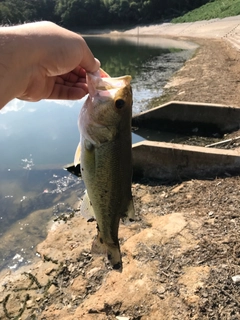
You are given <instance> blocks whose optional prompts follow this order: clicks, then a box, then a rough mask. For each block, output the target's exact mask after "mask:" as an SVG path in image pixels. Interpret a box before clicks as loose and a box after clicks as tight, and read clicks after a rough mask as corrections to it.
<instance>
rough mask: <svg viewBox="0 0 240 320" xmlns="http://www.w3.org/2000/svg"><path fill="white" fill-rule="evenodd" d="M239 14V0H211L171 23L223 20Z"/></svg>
mask: <svg viewBox="0 0 240 320" xmlns="http://www.w3.org/2000/svg"><path fill="white" fill-rule="evenodd" d="M239 14H240V0H212V1H210V2H208V3H207V4H205V5H203V6H201V7H200V8H197V9H194V10H192V11H189V12H188V13H186V14H184V15H183V16H181V17H178V18H175V19H173V20H172V21H171V22H174V23H177V22H194V21H199V20H210V19H215V18H225V17H231V16H237V15H239Z"/></svg>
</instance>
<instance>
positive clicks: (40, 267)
mask: <svg viewBox="0 0 240 320" xmlns="http://www.w3.org/2000/svg"><path fill="white" fill-rule="evenodd" d="M239 22H240V19H239V17H234V18H228V19H223V20H214V21H209V22H196V23H195V24H180V25H171V24H164V25H161V26H148V27H139V28H136V29H133V30H130V31H127V32H125V33H126V34H131V33H134V32H137V33H138V34H139V35H141V34H142V35H148V34H152V35H155V36H156V41H157V37H158V36H163V35H164V36H171V37H176V38H177V39H179V38H181V39H183V40H185V39H191V40H194V41H195V42H197V43H198V44H199V48H198V49H197V52H196V54H195V55H194V57H193V58H192V59H191V60H189V61H187V62H186V63H185V65H184V67H183V68H182V69H181V70H179V71H178V72H177V73H176V74H175V75H174V77H173V78H172V79H171V81H170V82H169V83H168V85H167V86H166V88H165V93H164V95H163V97H162V98H161V99H160V100H159V102H163V101H164V102H165V101H169V100H173V99H174V100H189V101H195V102H208V103H220V104H226V105H233V106H237V107H238V106H240V95H238V92H239V85H240V79H239V74H240V64H239V58H240V55H239V52H238V32H239V31H238V24H239ZM115 35H116V32H115V33H114V36H115ZM117 36H120V35H119V34H118V35H117ZM239 184H240V178H239V177H231V176H229V174H228V173H227V172H226V177H222V178H217V177H216V179H214V180H191V181H179V182H175V183H171V184H167V185H162V184H159V183H158V182H157V181H149V180H144V181H135V182H134V183H133V195H134V202H135V206H136V212H137V221H136V222H135V223H134V224H132V225H131V226H125V225H120V234H119V238H120V243H121V251H122V253H123V272H122V273H117V272H114V271H111V270H110V269H109V265H108V263H107V262H106V259H105V258H104V257H93V256H92V255H91V252H90V247H91V243H92V238H93V236H94V235H95V232H96V226H95V223H88V222H86V220H85V219H83V218H82V217H81V216H80V214H79V213H78V212H76V215H75V216H74V217H68V216H66V219H65V221H64V222H63V221H59V222H58V223H57V224H56V225H55V228H54V229H52V231H50V232H49V234H48V237H47V239H46V240H45V241H44V242H43V243H41V244H39V246H38V251H39V252H40V254H41V256H42V258H43V259H42V260H39V261H38V262H36V264H34V265H32V266H30V267H28V268H25V269H21V270H19V271H18V272H17V273H12V274H11V273H10V271H4V272H2V273H1V278H0V284H1V286H0V319H42V320H44V319H69V320H70V319H71V320H73V319H83V320H84V319H89V320H91V319H97V320H105V319H106V320H107V319H118V320H130V319H131V320H140V319H141V320H147V319H149V320H154V319H156V320H159V319H164V320H165V319H169V320H170V319H172V320H173V319H175V320H176V319H181V320H182V319H199V320H200V319H201V320H202V319H231V320H233V319H236V320H237V319H239V318H240V308H239V306H240V287H239V285H238V281H239V278H240V276H238V275H239V274H240V267H239V262H240V260H239V259H240V245H239V231H240V212H239V211H240V210H239V208H240V186H239ZM234 276H238V277H235V278H234Z"/></svg>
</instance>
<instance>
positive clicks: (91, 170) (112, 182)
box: [74, 69, 135, 272]
mask: <svg viewBox="0 0 240 320" xmlns="http://www.w3.org/2000/svg"><path fill="white" fill-rule="evenodd" d="M86 81H87V84H88V90H89V95H88V98H87V100H86V101H85V103H84V105H83V107H82V109H81V110H80V114H79V120H78V127H79V131H80V143H79V145H78V148H77V150H76V153H75V158H74V164H75V165H77V164H78V163H79V161H80V166H81V175H82V178H83V181H84V184H85V187H86V192H85V195H84V197H83V200H82V204H81V208H80V210H81V213H82V214H83V215H84V216H85V217H88V219H89V220H91V219H95V220H96V222H97V235H96V237H95V239H94V241H93V244H92V253H95V254H106V255H107V258H108V260H109V262H110V264H111V266H112V269H114V270H117V271H120V272H121V271H122V257H121V251H120V245H119V239H118V230H119V223H120V220H122V221H123V222H127V223H128V222H132V221H134V219H135V209H134V204H133V197H132V138H131V119H132V103H133V100H132V88H131V85H130V82H131V76H129V75H126V76H122V77H117V78H111V77H110V76H109V75H108V74H107V73H106V72H105V71H103V70H102V69H100V70H99V71H98V72H96V73H94V74H91V73H87V75H86Z"/></svg>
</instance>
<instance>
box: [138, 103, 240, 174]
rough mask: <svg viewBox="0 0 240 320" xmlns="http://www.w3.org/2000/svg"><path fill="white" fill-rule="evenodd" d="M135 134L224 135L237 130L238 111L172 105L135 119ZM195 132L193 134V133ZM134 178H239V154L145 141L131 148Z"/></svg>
mask: <svg viewBox="0 0 240 320" xmlns="http://www.w3.org/2000/svg"><path fill="white" fill-rule="evenodd" d="M132 125H133V127H135V128H136V131H135V132H136V133H137V134H139V135H141V131H142V132H143V131H144V130H145V129H146V128H147V129H150V130H156V131H161V130H168V131H169V132H171V131H174V132H185V133H189V134H194V135H204V136H207V135H208V134H209V135H212V134H213V133H216V134H219V135H223V134H224V133H227V132H233V131H236V130H239V128H240V108H234V107H231V106H224V105H212V104H200V103H193V102H179V101H173V102H169V103H167V104H164V105H162V106H160V107H157V108H154V109H151V110H149V111H147V112H143V113H141V114H140V115H136V116H135V117H133V119H132ZM193 132H194V133H193ZM133 171H134V176H140V177H145V178H156V179H160V180H185V179H193V178H203V179H205V178H214V177H217V176H222V175H235V174H240V150H239V149H237V150H224V149H217V148H211V149H210V148H206V147H196V146H191V145H185V144H176V143H166V142H161V141H149V140H144V141H142V142H139V143H135V144H134V145H133Z"/></svg>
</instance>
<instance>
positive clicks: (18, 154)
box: [0, 37, 193, 270]
mask: <svg viewBox="0 0 240 320" xmlns="http://www.w3.org/2000/svg"><path fill="white" fill-rule="evenodd" d="M86 41H87V43H88V44H89V46H90V48H91V49H92V51H93V52H94V55H95V56H96V57H97V58H98V59H99V60H100V61H101V63H102V68H103V69H104V70H106V72H108V73H109V74H110V75H111V76H121V75H124V74H130V75H132V77H133V80H132V87H133V94H134V106H133V113H139V112H141V111H142V110H146V109H148V108H150V107H151V99H153V98H155V97H159V96H161V93H162V88H163V86H164V85H165V84H166V82H167V80H168V79H169V77H170V76H171V75H172V74H173V73H174V72H175V71H176V70H178V69H179V68H180V67H181V66H182V65H183V63H184V62H185V60H186V59H188V58H189V57H190V56H191V55H192V53H193V50H182V49H179V48H178V47H179V46H180V45H178V43H175V44H172V45H171V47H169V48H168V47H166V45H162V42H161V43H160V44H158V40H157V38H154V39H153V41H152V42H151V41H150V44H149V41H147V42H146V41H141V40H139V39H131V41H129V40H126V39H116V38H113V39H110V38H97V37H88V38H86ZM159 42H160V41H159ZM83 102H84V99H82V100H80V101H53V100H51V101H40V102H37V103H28V102H23V101H18V100H13V101H11V102H10V103H9V104H8V105H7V106H6V107H5V108H4V109H3V110H2V111H1V112H0V152H1V157H0V270H1V269H2V268H4V267H8V268H11V269H17V268H18V267H19V266H20V265H22V264H26V263H29V262H31V261H32V259H33V258H34V257H35V256H36V245H37V244H38V243H39V242H41V241H42V240H43V239H44V238H45V236H46V230H47V224H48V222H49V221H51V220H53V219H54V218H56V217H57V216H59V215H60V214H61V213H65V212H71V211H72V210H73V208H74V207H76V203H77V202H78V200H79V198H80V197H81V195H82V192H83V189H84V186H83V183H82V181H81V180H80V179H77V178H76V177H74V176H73V175H71V174H69V173H68V172H67V171H64V170H63V169H62V168H63V166H64V165H66V164H68V163H72V162H73V157H74V153H75V149H76V146H77V144H78V142H79V133H78V128H77V119H78V114H79V110H80V108H81V106H82V104H83ZM133 139H134V141H139V140H140V139H141V138H139V137H136V136H134V137H133Z"/></svg>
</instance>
